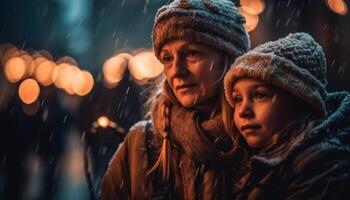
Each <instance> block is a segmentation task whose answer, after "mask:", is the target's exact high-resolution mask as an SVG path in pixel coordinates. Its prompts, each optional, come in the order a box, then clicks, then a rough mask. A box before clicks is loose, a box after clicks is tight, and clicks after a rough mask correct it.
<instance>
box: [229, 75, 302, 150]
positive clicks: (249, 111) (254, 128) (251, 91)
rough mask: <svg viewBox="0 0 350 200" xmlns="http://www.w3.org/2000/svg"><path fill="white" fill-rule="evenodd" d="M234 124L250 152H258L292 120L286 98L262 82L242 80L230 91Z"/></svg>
mask: <svg viewBox="0 0 350 200" xmlns="http://www.w3.org/2000/svg"><path fill="white" fill-rule="evenodd" d="M232 95H233V101H234V103H235V107H234V123H235V125H236V128H237V129H238V131H239V132H240V133H241V134H242V136H243V137H244V138H245V140H246V141H247V143H248V145H249V146H250V147H252V148H260V147H262V146H264V145H265V144H266V143H267V141H269V139H270V138H271V137H272V136H273V135H274V134H275V133H277V132H278V131H279V130H280V129H281V128H283V127H284V126H285V125H287V124H288V123H289V122H291V120H293V119H294V117H293V116H295V115H294V114H295V109H294V108H293V107H294V106H293V103H292V102H291V100H290V99H288V96H287V95H286V94H285V93H283V92H281V91H279V90H278V89H276V88H274V87H271V86H269V85H267V84H266V83H265V82H263V81H259V80H255V79H250V78H244V79H239V80H237V81H236V83H235V84H234V87H233V93H232Z"/></svg>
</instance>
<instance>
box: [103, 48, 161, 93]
mask: <svg viewBox="0 0 350 200" xmlns="http://www.w3.org/2000/svg"><path fill="white" fill-rule="evenodd" d="M163 68H164V67H163V65H162V64H161V63H160V62H159V61H158V59H157V58H156V57H155V55H154V53H153V52H152V51H147V50H146V51H145V50H143V51H140V52H138V53H136V54H135V55H134V56H132V55H131V54H128V53H121V54H118V55H116V56H113V57H111V58H109V59H107V60H106V61H105V63H104V64H103V68H102V74H103V80H104V83H105V85H106V86H107V87H108V88H112V87H115V86H117V85H118V84H119V83H120V82H121V80H123V78H124V75H125V72H126V70H127V69H128V70H129V72H130V75H131V76H132V78H133V79H134V80H135V81H136V82H137V83H139V84H144V83H146V82H147V81H149V80H150V79H153V78H155V77H157V76H159V75H160V74H161V73H162V72H163Z"/></svg>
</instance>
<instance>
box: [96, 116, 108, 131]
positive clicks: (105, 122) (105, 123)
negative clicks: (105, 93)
mask: <svg viewBox="0 0 350 200" xmlns="http://www.w3.org/2000/svg"><path fill="white" fill-rule="evenodd" d="M97 123H98V125H100V126H101V127H102V128H107V127H108V126H109V119H108V117H106V116H101V117H99V118H98V119H97Z"/></svg>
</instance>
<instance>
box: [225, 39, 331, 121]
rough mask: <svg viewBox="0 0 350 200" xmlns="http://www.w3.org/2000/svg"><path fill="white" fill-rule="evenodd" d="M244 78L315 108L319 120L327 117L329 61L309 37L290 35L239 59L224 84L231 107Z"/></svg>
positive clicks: (268, 43) (263, 45) (255, 49)
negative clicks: (238, 80)
mask: <svg viewBox="0 0 350 200" xmlns="http://www.w3.org/2000/svg"><path fill="white" fill-rule="evenodd" d="M243 77H250V78H255V79H258V80H262V81H265V82H267V83H270V84H272V85H275V86H277V87H279V88H282V89H284V90H287V91H289V92H290V93H292V94H294V95H296V96H297V97H299V98H301V99H303V100H305V101H306V102H307V103H309V104H310V105H311V106H313V108H314V110H315V111H316V112H315V113H316V116H319V117H324V116H325V115H326V108H325V101H326V96H327V92H326V89H325V87H326V84H327V77H326V59H325V55H324V52H323V50H322V48H321V46H320V45H319V44H318V43H317V42H315V40H314V39H313V38H312V37H311V36H310V35H309V34H307V33H293V34H289V35H288V36H287V37H285V38H281V39H279V40H277V41H273V42H267V43H265V44H262V45H260V46H258V47H256V48H254V49H253V50H251V51H249V52H248V53H246V54H244V55H243V56H240V57H239V58H237V59H236V61H235V62H234V64H233V65H232V66H231V69H230V70H229V72H228V73H227V75H226V76H225V80H224V85H225V95H226V99H227V100H228V102H229V103H230V105H231V106H232V107H233V106H234V103H233V98H232V90H233V86H234V82H235V81H236V80H237V79H239V78H243Z"/></svg>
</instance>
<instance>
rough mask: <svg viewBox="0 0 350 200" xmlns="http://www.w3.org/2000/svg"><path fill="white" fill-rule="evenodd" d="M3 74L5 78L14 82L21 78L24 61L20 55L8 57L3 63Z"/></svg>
mask: <svg viewBox="0 0 350 200" xmlns="http://www.w3.org/2000/svg"><path fill="white" fill-rule="evenodd" d="M4 72H5V76H6V78H7V79H8V80H9V81H10V82H12V83H15V82H17V81H19V80H21V79H22V78H23V77H24V75H25V73H26V62H25V60H24V59H23V58H21V57H13V58H10V59H9V60H8V61H7V62H6V64H5V69H4Z"/></svg>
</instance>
